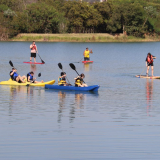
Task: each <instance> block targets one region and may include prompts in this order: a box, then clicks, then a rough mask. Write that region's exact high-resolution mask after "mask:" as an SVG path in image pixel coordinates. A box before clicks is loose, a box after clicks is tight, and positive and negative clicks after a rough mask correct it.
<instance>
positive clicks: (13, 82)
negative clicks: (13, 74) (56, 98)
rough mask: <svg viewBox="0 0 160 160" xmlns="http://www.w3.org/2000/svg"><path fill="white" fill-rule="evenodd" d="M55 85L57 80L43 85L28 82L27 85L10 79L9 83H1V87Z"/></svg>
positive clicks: (42, 85)
mask: <svg viewBox="0 0 160 160" xmlns="http://www.w3.org/2000/svg"><path fill="white" fill-rule="evenodd" d="M54 83H55V80H52V81H48V82H43V83H29V82H26V83H18V82H16V81H13V80H12V79H9V80H8V81H2V82H0V85H16V86H41V87H44V86H45V84H50V85H52V84H54Z"/></svg>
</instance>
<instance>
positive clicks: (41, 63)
mask: <svg viewBox="0 0 160 160" xmlns="http://www.w3.org/2000/svg"><path fill="white" fill-rule="evenodd" d="M23 63H27V64H44V63H40V62H36V63H35V62H23Z"/></svg>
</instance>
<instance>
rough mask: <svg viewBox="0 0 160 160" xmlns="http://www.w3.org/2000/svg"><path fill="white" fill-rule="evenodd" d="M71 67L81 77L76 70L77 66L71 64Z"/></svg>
mask: <svg viewBox="0 0 160 160" xmlns="http://www.w3.org/2000/svg"><path fill="white" fill-rule="evenodd" d="M69 65H70V67H71V68H72V69H73V70H75V71H76V73H77V74H78V75H79V73H78V72H77V70H76V67H75V65H74V64H73V63H70V64H69ZM79 76H80V75H79ZM82 80H83V79H82ZM83 82H84V80H83ZM84 83H85V82H84Z"/></svg>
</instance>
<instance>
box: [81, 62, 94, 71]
mask: <svg viewBox="0 0 160 160" xmlns="http://www.w3.org/2000/svg"><path fill="white" fill-rule="evenodd" d="M83 66H84V70H85V71H86V72H88V71H90V70H92V64H90V63H86V64H84V65H83Z"/></svg>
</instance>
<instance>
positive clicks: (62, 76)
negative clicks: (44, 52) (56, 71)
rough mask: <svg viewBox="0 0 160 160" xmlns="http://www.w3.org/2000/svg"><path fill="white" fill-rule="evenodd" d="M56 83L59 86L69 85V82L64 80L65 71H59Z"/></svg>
mask: <svg viewBox="0 0 160 160" xmlns="http://www.w3.org/2000/svg"><path fill="white" fill-rule="evenodd" d="M58 85H59V86H70V84H68V83H67V82H66V73H65V72H61V76H59V77H58Z"/></svg>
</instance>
